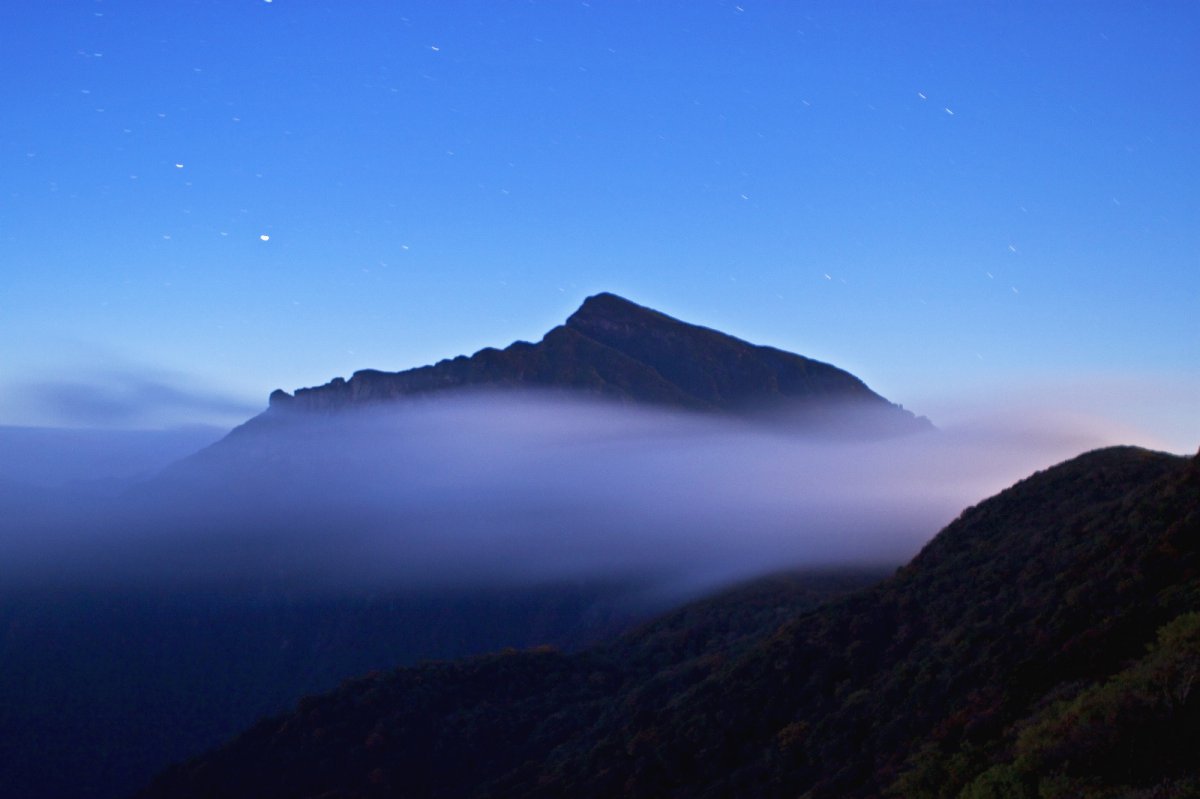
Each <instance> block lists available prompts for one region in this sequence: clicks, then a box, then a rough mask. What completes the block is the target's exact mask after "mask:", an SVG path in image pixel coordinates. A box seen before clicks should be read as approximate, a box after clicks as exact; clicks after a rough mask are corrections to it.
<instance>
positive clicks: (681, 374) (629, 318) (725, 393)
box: [269, 292, 932, 431]
mask: <svg viewBox="0 0 1200 799" xmlns="http://www.w3.org/2000/svg"><path fill="white" fill-rule="evenodd" d="M482 388H486V389H500V390H510V389H541V390H551V391H566V392H573V393H581V394H585V395H592V396H596V397H600V398H604V399H609V400H616V401H620V402H625V403H637V404H642V403H645V404H651V405H657V406H665V407H672V408H678V409H683V410H689V411H702V412H719V413H737V414H746V413H756V412H762V411H766V412H772V411H779V410H784V411H801V412H802V413H807V414H810V415H811V416H813V418H815V419H817V420H818V421H823V420H824V419H825V418H826V416H827V414H825V415H823V412H825V411H828V410H829V409H830V408H833V407H840V409H842V410H849V409H854V410H868V411H875V412H879V413H881V414H882V415H883V416H884V417H886V419H887V422H886V424H884V425H883V426H888V425H890V426H892V427H894V429H895V430H896V431H916V430H923V429H929V428H931V427H932V425H931V424H930V423H929V421H928V420H927V419H925V418H924V417H917V416H914V415H913V414H912V413H910V412H908V411H906V410H904V409H903V408H902V407H900V406H898V405H895V404H893V403H891V402H889V401H888V400H886V399H884V398H883V397H881V396H880V395H878V394H876V393H875V392H874V391H872V390H871V389H870V388H868V387H867V385H866V384H865V383H864V382H863V381H862V380H861V379H859V378H857V377H855V376H854V375H852V374H850V373H849V372H846V371H845V370H842V369H839V368H838V367H836V366H833V365H831V364H827V363H824V362H821V361H817V360H814V359H811V358H807V357H804V356H802V355H796V354H794V353H789V352H785V351H783V350H780V349H776V348H774V347H767V346H762V345H755V344H751V343H749V342H746V341H743V340H741V339H738V338H736V337H734V336H731V335H728V334H726V333H722V332H720V331H717V330H713V329H711V328H707V327H702V326H699V325H694V324H690V323H687V322H683V321H680V320H678V319H675V318H673V317H670V316H668V315H666V314H664V313H661V312H659V311H655V310H653V309H650V308H646V307H643V306H641V305H638V304H636V303H633V302H631V301H629V300H627V299H625V298H623V297H619V296H618V295H616V294H611V293H608V292H604V293H600V294H596V295H593V296H590V297H588V298H587V299H586V300H585V301H584V302H583V303H582V305H581V306H580V307H579V309H578V310H576V311H575V312H574V313H573V314H571V315H570V316H569V317H568V319H567V320H566V322H565V324H562V325H558V326H556V327H554V328H552V329H551V330H549V331H548V332H547V333H546V334H545V335H544V336H543V337H542V339H541V340H540V341H538V342H536V343H530V342H526V341H517V342H514V343H512V344H510V345H509V346H507V347H505V348H504V349H496V348H494V347H485V348H484V349H481V350H479V351H478V352H476V353H475V354H473V355H471V356H466V355H460V356H457V357H455V358H448V359H444V360H441V361H438V362H437V363H435V364H432V365H428V366H421V367H416V368H413V369H407V370H403V371H399V372H385V371H381V370H377V369H363V370H359V371H357V372H355V373H354V374H353V375H352V376H351V377H350V379H349V380H346V379H344V378H340V377H339V378H334V379H333V380H331V381H330V382H328V383H326V384H324V385H321V386H315V387H311V388H300V389H296V390H295V391H294V392H293V393H291V394H289V393H287V392H286V391H283V390H282V389H277V390H275V391H273V392H272V393H271V395H270V398H269V403H270V407H269V412H272V413H276V414H278V413H282V412H287V411H309V412H312V411H317V412H321V411H336V410H341V409H345V408H350V407H359V406H363V405H368V404H378V403H385V402H390V401H395V400H398V399H402V398H405V397H413V396H418V395H425V394H430V393H433V392H439V391H447V390H459V391H463V390H472V389H482Z"/></svg>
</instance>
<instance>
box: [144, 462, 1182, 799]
mask: <svg viewBox="0 0 1200 799" xmlns="http://www.w3.org/2000/svg"><path fill="white" fill-rule="evenodd" d="M776 599H777V600H778V601H776ZM1198 674H1200V464H1198V462H1197V459H1196V458H1192V459H1185V458H1178V457H1174V456H1169V455H1164V454H1160V453H1151V452H1147V451H1145V450H1139V449H1135V448H1131V447H1124V448H1112V449H1107V450H1100V451H1096V452H1092V453H1089V454H1086V455H1083V456H1080V457H1078V458H1076V459H1074V460H1071V461H1069V462H1067V463H1064V464H1061V465H1059V466H1056V467H1054V468H1052V469H1049V470H1046V471H1044V472H1040V473H1038V474H1036V475H1034V476H1032V477H1030V478H1028V479H1026V480H1024V481H1022V482H1020V483H1018V484H1017V485H1015V486H1013V487H1012V488H1010V489H1008V490H1006V491H1004V492H1002V493H1001V494H999V495H997V496H995V497H993V498H992V499H989V500H986V501H984V502H982V503H980V504H979V505H977V506H975V507H973V508H969V509H967V510H966V511H964V512H963V514H962V515H961V516H960V517H959V518H958V519H957V520H956V521H955V522H953V523H952V524H950V525H949V526H948V527H947V528H946V529H944V530H943V531H942V532H941V533H940V534H939V535H938V536H937V537H936V538H934V539H933V541H931V542H930V543H929V545H928V546H927V547H926V548H925V549H924V550H923V551H922V552H921V554H920V555H918V556H917V557H916V558H915V559H914V560H913V561H912V562H911V563H910V564H909V565H908V566H906V567H905V568H903V569H901V570H900V571H899V572H898V573H897V574H896V575H895V576H894V577H892V578H890V579H888V580H886V581H884V582H882V583H880V584H878V585H877V586H875V587H873V588H869V589H866V590H864V591H860V592H857V593H854V594H852V595H850V596H847V597H844V598H842V599H838V600H834V601H831V602H828V603H826V604H824V605H821V606H819V607H817V608H815V609H808V610H805V609H802V608H797V607H796V605H795V604H794V602H793V601H792V600H791V599H789V593H788V592H787V591H786V590H783V589H781V588H773V587H771V586H770V585H763V586H761V587H760V589H759V590H757V591H753V592H749V593H747V592H741V593H736V594H732V595H729V596H726V597H723V598H718V599H714V600H709V601H707V602H705V603H701V604H697V605H693V606H690V607H688V608H685V609H684V610H682V611H679V612H677V613H675V614H673V615H671V616H669V617H668V618H666V619H664V620H662V621H660V622H658V623H657V624H653V625H650V626H648V627H646V628H643V629H642V630H640V631H636V632H634V633H631V634H629V635H627V636H626V637H624V638H623V639H621V640H620V641H618V642H617V643H615V644H612V645H609V646H605V647H599V648H596V649H592V650H590V651H587V652H584V653H579V654H575V655H564V654H560V653H558V652H555V651H551V650H545V649H543V650H533V651H527V652H507V653H502V654H497V655H491V656H487V657H482V658H475V659H472V660H467V661H462V662H456V663H435V664H426V665H422V666H417V667H415V668H407V669H399V670H396V671H394V672H391V673H387V674H373V675H369V676H366V677H363V678H361V679H359V680H355V681H352V682H349V683H347V684H345V685H344V686H343V687H342V688H340V689H339V690H338V691H336V692H333V693H330V694H327V695H324V696H320V697H312V698H309V699H305V700H303V701H301V702H300V704H299V706H298V708H297V709H296V710H295V711H294V712H293V713H290V714H287V715H284V716H281V717H278V718H275V719H271V720H267V721H264V722H261V723H260V724H258V725H256V726H255V727H254V728H252V729H251V730H249V731H248V732H246V733H245V734H243V735H242V736H240V737H239V738H237V739H236V740H234V741H233V742H231V743H229V744H227V745H226V746H224V747H222V748H221V749H218V750H215V751H213V752H211V753H209V754H208V755H205V756H203V757H201V758H198V759H196V760H194V761H192V762H190V763H188V764H185V765H182V766H179V767H176V768H174V769H172V770H170V771H169V772H167V773H166V774H164V775H163V776H162V777H160V778H159V780H158V781H156V782H155V783H154V785H153V786H152V787H151V788H150V789H148V790H147V791H145V792H144V793H143V794H141V796H142V797H145V799H150V798H151V797H172V799H187V798H188V797H209V796H223V797H243V796H244V797H255V798H256V799H270V797H285V796H286V797H318V796H320V797H384V796H411V797H435V796H436V797H468V796H469V797H499V796H504V797H559V796H572V797H597V798H599V797H610V796H627V797H657V796H673V797H717V796H763V797H784V796H805V797H811V798H812V799H834V798H835V797H837V798H838V799H845V798H847V797H877V796H903V797H906V798H907V799H935V797H968V799H970V798H971V797H1013V798H1014V799H1038V797H1061V798H1062V799H1066V798H1067V797H1096V798H1097V799H1099V797H1115V796H1128V797H1151V796H1153V797H1164V798H1175V799H1182V798H1183V797H1193V796H1197V795H1200V757H1198V756H1197V755H1198V752H1200V750H1198V749H1197V741H1200V680H1197V675H1198Z"/></svg>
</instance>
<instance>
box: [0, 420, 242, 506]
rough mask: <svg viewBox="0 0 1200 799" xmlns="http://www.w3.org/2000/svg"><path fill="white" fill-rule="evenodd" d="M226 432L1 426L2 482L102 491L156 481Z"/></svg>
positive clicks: (202, 428) (209, 429)
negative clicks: (165, 470)
mask: <svg viewBox="0 0 1200 799" xmlns="http://www.w3.org/2000/svg"><path fill="white" fill-rule="evenodd" d="M227 432H229V428H225V427H215V426H211V425H188V426H183V427H174V428H168V429H163V430H121V429H79V428H63V427H15V426H0V453H4V457H3V458H0V484H3V483H7V484H8V485H9V486H10V487H14V486H33V487H42V488H45V487H52V486H73V487H75V488H78V489H87V488H88V487H89V486H90V487H91V488H93V489H95V490H103V487H104V486H114V487H115V486H117V485H118V484H121V483H126V482H133V481H135V480H145V479H147V478H149V477H152V476H153V475H154V474H156V473H157V472H159V471H161V470H162V469H163V468H164V467H165V466H167V465H168V464H170V463H172V462H174V461H177V460H179V459H180V458H184V457H187V456H188V455H191V454H192V453H194V452H196V451H198V450H200V449H202V448H204V447H207V446H208V445H210V444H212V443H213V442H215V441H218V440H219V439H220V438H221V437H222V436H224V435H225V434H226V433H227Z"/></svg>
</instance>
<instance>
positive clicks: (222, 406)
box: [5, 368, 262, 428]
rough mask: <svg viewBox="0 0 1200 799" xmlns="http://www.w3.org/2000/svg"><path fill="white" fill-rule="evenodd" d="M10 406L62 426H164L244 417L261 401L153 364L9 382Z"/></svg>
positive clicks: (24, 413) (22, 414) (258, 409)
mask: <svg viewBox="0 0 1200 799" xmlns="http://www.w3.org/2000/svg"><path fill="white" fill-rule="evenodd" d="M9 395H10V396H9V400H8V401H7V402H6V403H5V404H6V405H7V406H9V407H10V408H15V409H16V410H18V411H20V412H22V413H20V414H19V415H21V416H24V417H26V418H27V417H29V416H31V415H32V416H33V417H34V418H37V419H38V420H39V423H40V424H43V425H48V426H62V427H126V428H138V427H163V426H171V425H179V424H187V423H192V424H194V423H210V424H211V423H227V424H232V423H236V422H238V421H242V420H245V419H246V418H248V417H249V416H251V415H253V414H255V413H257V412H258V411H260V410H262V406H261V405H258V404H254V403H250V402H247V401H246V400H245V399H243V398H240V397H235V396H231V395H228V394H225V393H222V392H219V391H214V390H212V389H209V388H205V387H202V386H197V385H196V384H195V381H194V380H193V379H191V378H188V377H187V376H185V375H181V374H177V373H171V372H164V371H162V370H154V369H141V370H139V369H136V368H127V369H117V370H110V371H101V372H88V373H84V374H82V375H80V376H79V377H75V378H71V379H51V380H32V381H28V382H25V383H18V384H16V385H12V386H10V388H9Z"/></svg>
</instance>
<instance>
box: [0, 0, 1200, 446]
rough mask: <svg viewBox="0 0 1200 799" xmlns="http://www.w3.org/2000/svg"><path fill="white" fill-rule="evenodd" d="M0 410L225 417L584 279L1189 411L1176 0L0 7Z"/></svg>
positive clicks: (1176, 418) (920, 379)
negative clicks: (279, 391)
mask: <svg viewBox="0 0 1200 799" xmlns="http://www.w3.org/2000/svg"><path fill="white" fill-rule="evenodd" d="M0 29H3V30H5V31H6V36H5V38H6V47H5V49H4V52H3V54H2V55H0V66H3V69H0V100H2V102H3V107H4V108H5V109H6V111H5V113H4V114H3V115H0V163H2V164H3V169H2V172H0V174H2V175H3V179H2V182H0V367H2V371H0V424H22V425H24V424H35V425H64V426H110V427H111V426H125V427H161V426H170V425H177V424H185V423H190V422H216V423H221V424H233V423H236V422H237V421H240V420H241V419H243V418H245V417H246V416H248V415H250V414H252V413H254V412H256V411H257V410H258V409H259V408H261V407H263V406H264V405H265V400H266V396H267V394H268V393H269V392H270V391H271V390H272V389H273V388H276V387H282V388H285V389H289V390H290V389H293V388H296V387H299V386H305V385H313V384H319V383H323V382H325V381H326V380H328V379H329V378H332V377H334V376H337V375H343V376H348V375H349V374H350V373H351V372H353V371H355V370H356V369H360V368H380V369H402V368H407V367H411V366H417V365H420V364H423V363H427V362H431V361H434V360H437V359H439V358H442V357H448V356H453V355H456V354H459V353H470V352H473V351H475V350H477V349H479V348H480V347H483V346H488V345H496V346H503V345H505V344H507V343H508V342H510V341H512V340H514V339H518V338H521V339H533V340H536V339H537V338H539V337H540V336H541V334H542V333H544V332H545V331H546V330H548V329H549V328H550V327H552V326H553V325H554V324H557V323H559V322H561V321H562V320H563V319H564V318H565V317H566V316H567V315H568V314H569V313H570V312H571V311H572V310H573V309H574V308H575V307H576V306H577V305H578V304H579V303H580V302H581V301H582V300H583V298H584V297H585V296H587V295H588V294H592V293H595V292H597V291H603V290H608V291H615V292H617V293H620V294H623V295H625V296H627V297H629V298H630V299H633V300H635V301H637V302H641V303H643V304H646V305H650V306H653V307H656V308H659V309H661V310H663V311H666V312H667V313H671V314H673V315H675V316H678V317H680V318H683V319H686V320H688V321H694V322H698V323H701V324H706V325H708V326H711V327H716V328H720V329H722V330H725V331H727V332H730V333H733V334H735V335H738V336H740V337H742V338H746V339H749V340H752V341H755V342H760V343H768V344H773V345H776V346H779V347H782V348H785V349H789V350H792V351H796V352H800V353H802V354H805V355H808V356H811V357H816V358H819V359H822V360H827V361H830V362H833V363H835V364H837V365H839V366H842V367H844V368H847V369H849V370H851V371H853V372H854V373H856V374H857V375H859V376H860V377H862V378H863V379H865V380H866V381H867V382H868V384H870V385H871V386H872V387H873V388H875V389H876V390H878V391H880V392H881V393H883V394H884V395H886V396H887V397H889V398H890V399H892V400H894V401H897V402H902V403H904V404H905V406H906V407H910V408H912V409H913V410H916V411H918V412H922V413H928V414H929V415H930V416H932V417H934V419H935V421H939V420H940V418H944V417H946V416H952V415H953V414H954V413H955V412H956V411H955V408H957V407H960V406H962V405H963V404H970V403H972V402H973V403H975V404H976V405H986V404H988V403H991V404H993V405H1005V406H1008V407H1011V408H1030V409H1032V408H1035V407H1037V408H1038V409H1043V408H1047V407H1048V408H1051V409H1053V410H1055V411H1056V412H1063V413H1074V412H1078V413H1081V414H1084V415H1087V416H1089V417H1095V418H1102V419H1105V420H1108V421H1109V422H1110V423H1111V425H1112V429H1113V430H1114V431H1120V432H1122V433H1127V434H1128V435H1129V436H1130V437H1132V438H1133V439H1136V443H1148V444H1151V445H1158V446H1167V447H1169V448H1173V449H1176V450H1178V451H1188V450H1190V451H1194V450H1195V447H1196V445H1197V443H1200V407H1198V405H1200V403H1198V401H1197V400H1196V399H1195V398H1196V397H1197V396H1200V323H1198V322H1196V321H1195V318H1196V316H1197V314H1196V308H1197V306H1198V305H1200V188H1198V187H1200V168H1198V167H1200V148H1198V147H1197V146H1196V143H1197V142H1198V141H1200V102H1198V101H1200V90H1198V89H1197V86H1200V56H1198V55H1197V52H1196V51H1197V48H1196V47H1195V42H1197V41H1200V5H1197V4H1195V3H1184V2H1179V3H1147V4H1137V3H1132V2H1121V3H1100V2H1096V3H1032V2H1030V3H1013V2H1005V3H987V2H978V3H950V2H945V3H941V2H919V3H916V2H914V3H844V2H837V3H781V2H780V3H763V2H754V1H753V0H740V2H700V1H699V0H697V1H691V2H642V3H635V2H604V1H603V0H590V2H586V3H581V2H540V3H532V2H456V3H446V2H438V3H435V2H429V3H390V2H372V1H369V0H366V1H364V2H339V3H334V2H318V0H271V1H270V2H267V1H266V0H238V1H237V2H234V1H233V0H207V1H206V2H188V1H186V0H180V1H179V2H149V1H148V0H141V1H139V2H119V1H117V0H103V1H101V2H95V1H93V0H62V1H61V2H55V3H44V2H35V1H34V0H17V1H16V2H10V3H5V4H4V6H3V8H2V9H0Z"/></svg>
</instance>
